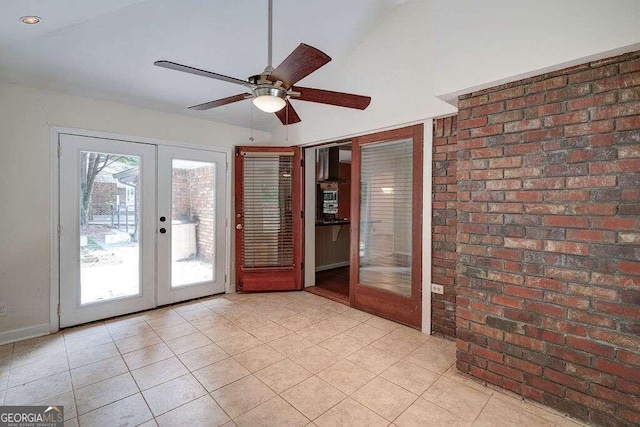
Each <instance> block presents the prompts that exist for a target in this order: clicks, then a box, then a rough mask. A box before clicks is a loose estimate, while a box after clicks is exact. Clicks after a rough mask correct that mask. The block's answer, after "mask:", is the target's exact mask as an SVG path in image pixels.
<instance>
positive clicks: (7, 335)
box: [0, 323, 51, 345]
mask: <svg viewBox="0 0 640 427" xmlns="http://www.w3.org/2000/svg"><path fill="white" fill-rule="evenodd" d="M50 327H51V326H50V325H49V324H48V323H41V324H39V325H34V326H27V327H26V328H19V329H13V330H11V331H5V332H0V345H4V344H9V343H12V342H16V341H22V340H26V339H29V338H35V337H41V336H44V335H49V333H51V331H50Z"/></svg>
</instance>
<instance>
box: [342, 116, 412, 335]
mask: <svg viewBox="0 0 640 427" xmlns="http://www.w3.org/2000/svg"><path fill="white" fill-rule="evenodd" d="M423 136H424V126H423V125H417V126H412V127H408V128H403V129H396V130H392V131H387V132H380V133H376V134H372V135H366V136H362V137H357V138H354V139H353V143H352V151H353V156H352V163H351V177H352V190H351V233H352V234H351V269H350V275H351V277H350V281H349V282H350V284H349V298H350V303H351V306H353V307H356V308H359V309H362V310H365V311H368V312H371V313H374V314H377V315H379V316H382V317H386V318H388V319H392V320H395V321H398V322H401V323H404V324H407V325H411V326H414V327H417V328H420V327H421V324H422V150H423V147H422V143H423Z"/></svg>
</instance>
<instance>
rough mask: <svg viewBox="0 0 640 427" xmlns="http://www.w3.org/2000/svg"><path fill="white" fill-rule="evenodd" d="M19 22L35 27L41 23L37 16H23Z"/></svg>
mask: <svg viewBox="0 0 640 427" xmlns="http://www.w3.org/2000/svg"><path fill="white" fill-rule="evenodd" d="M20 20H21V21H22V23H23V24H27V25H35V24H37V23H39V22H40V21H41V19H40V17H38V16H23V17H22V18H20Z"/></svg>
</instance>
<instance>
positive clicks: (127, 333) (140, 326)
mask: <svg viewBox="0 0 640 427" xmlns="http://www.w3.org/2000/svg"><path fill="white" fill-rule="evenodd" d="M149 332H153V329H151V326H149V325H147V323H146V322H142V321H140V322H136V323H133V324H130V325H126V324H125V325H119V326H118V327H110V328H109V333H110V334H111V338H113V340H114V341H118V340H123V339H125V338H131V337H135V336H136V335H142V334H148V333H149Z"/></svg>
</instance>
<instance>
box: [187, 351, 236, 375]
mask: <svg viewBox="0 0 640 427" xmlns="http://www.w3.org/2000/svg"><path fill="white" fill-rule="evenodd" d="M228 357H230V356H229V355H228V354H227V353H225V352H224V351H223V350H222V349H221V348H220V347H218V346H217V345H216V344H209V345H206V346H204V347H200V348H197V349H195V350H191V351H188V352H186V353H182V354H180V355H178V359H180V360H181V361H182V363H183V364H184V365H185V366H186V367H187V369H188V370H190V371H192V372H193V371H196V370H198V369H200V368H204V367H205V366H208V365H211V364H213V363H216V362H219V361H220V360H223V359H226V358H228Z"/></svg>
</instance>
